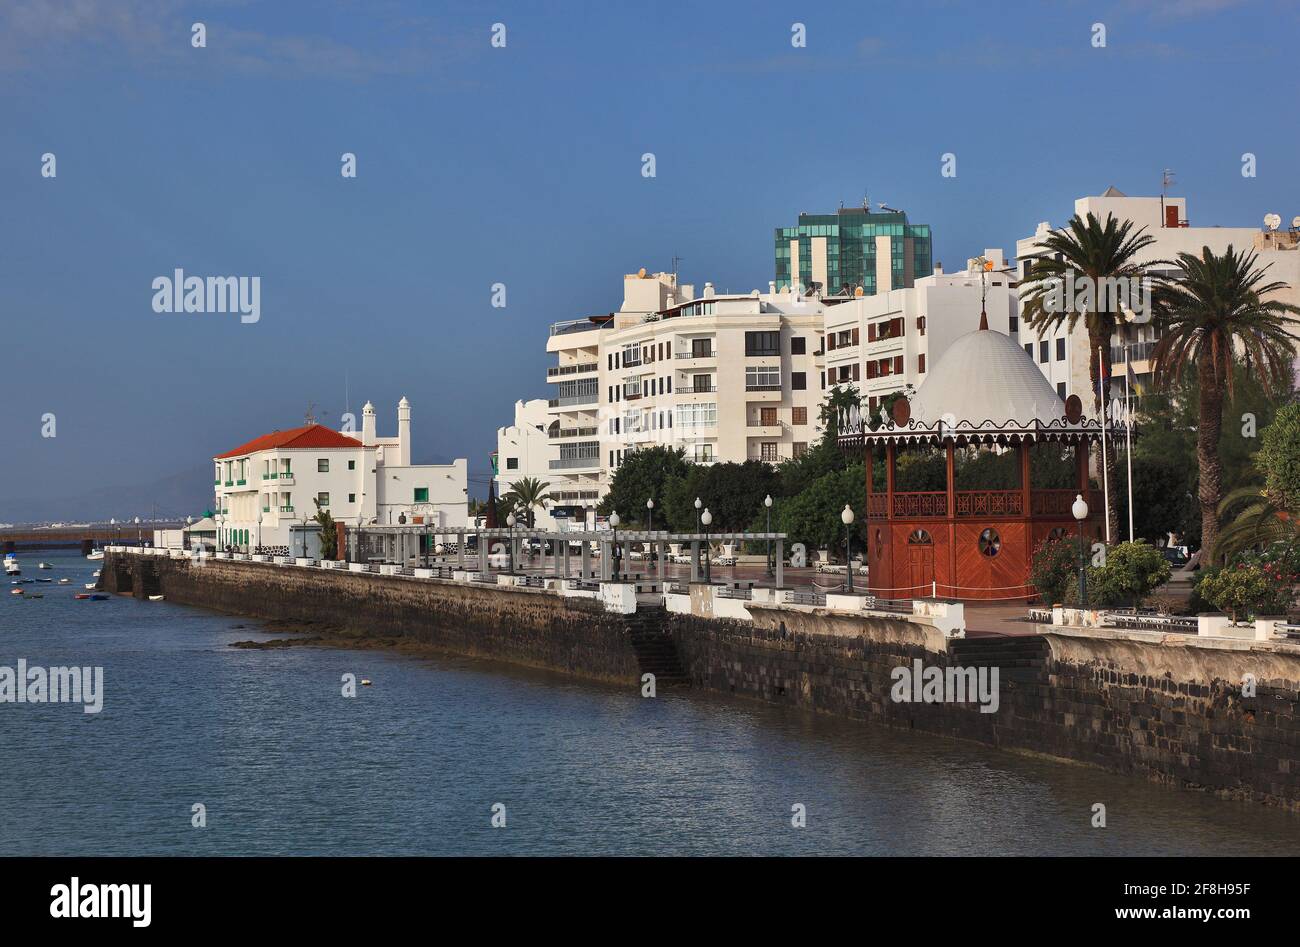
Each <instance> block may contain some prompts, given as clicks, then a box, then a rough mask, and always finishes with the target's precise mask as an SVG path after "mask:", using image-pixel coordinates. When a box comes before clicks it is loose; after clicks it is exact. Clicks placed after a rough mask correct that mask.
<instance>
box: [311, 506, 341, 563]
mask: <svg viewBox="0 0 1300 947" xmlns="http://www.w3.org/2000/svg"><path fill="white" fill-rule="evenodd" d="M312 502H313V503H315V504H316V515H315V516H313V517H312V519H313V520H315V521H316V522H317V523H319V524H320V557H321V558H322V559H337V558H338V549H339V533H338V530H337V529H336V528H335V527H334V517H333V516H331V515H330V511H329V508H328V507H324V506H321V504H320V497H316V498H314V499H313V500H312Z"/></svg>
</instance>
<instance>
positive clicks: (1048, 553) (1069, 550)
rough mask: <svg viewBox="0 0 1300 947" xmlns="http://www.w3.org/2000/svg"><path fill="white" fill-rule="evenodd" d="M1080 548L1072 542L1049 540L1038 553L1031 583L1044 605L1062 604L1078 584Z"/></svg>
mask: <svg viewBox="0 0 1300 947" xmlns="http://www.w3.org/2000/svg"><path fill="white" fill-rule="evenodd" d="M1078 567H1079V547H1078V544H1077V543H1072V542H1070V540H1068V539H1046V540H1044V541H1043V542H1042V543H1041V544H1040V545H1039V547H1038V548H1037V549H1035V550H1034V557H1033V559H1032V560H1031V561H1030V566H1029V581H1030V582H1032V583H1033V584H1034V588H1035V589H1037V590H1038V600H1039V601H1040V602H1042V603H1043V604H1044V605H1059V604H1061V603H1062V602H1064V601H1065V594H1066V592H1067V591H1068V590H1069V588H1070V586H1071V583H1075V584H1077V583H1078V572H1077V570H1078Z"/></svg>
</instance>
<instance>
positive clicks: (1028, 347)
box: [1025, 342, 1034, 358]
mask: <svg viewBox="0 0 1300 947" xmlns="http://www.w3.org/2000/svg"><path fill="white" fill-rule="evenodd" d="M1025 354H1026V355H1028V356H1029V357H1030V358H1033V357H1034V343H1033V342H1026V343H1025Z"/></svg>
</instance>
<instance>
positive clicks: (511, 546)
mask: <svg viewBox="0 0 1300 947" xmlns="http://www.w3.org/2000/svg"><path fill="white" fill-rule="evenodd" d="M516 522H518V520H516V519H515V514H513V513H507V514H506V528H507V529H509V530H510V533H509V535H508V536H507V537H506V540H507V541H506V551H507V554H508V557H509V558H507V559H506V565H507V567H508V569H507V572H508V574H509V575H514V573H515V523H516Z"/></svg>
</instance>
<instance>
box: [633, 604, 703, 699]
mask: <svg viewBox="0 0 1300 947" xmlns="http://www.w3.org/2000/svg"><path fill="white" fill-rule="evenodd" d="M627 632H628V640H629V641H630V642H631V643H632V650H633V651H634V652H635V653H636V659H637V663H638V664H639V665H640V667H641V673H642V674H653V675H654V676H655V687H656V688H660V687H685V686H688V685H689V684H690V678H688V677H687V676H686V670H685V669H684V668H683V667H682V662H681V658H679V657H678V655H677V645H676V644H675V643H674V641H673V636H672V634H671V633H670V632H669V631H668V610H667V609H666V608H664V607H663V606H662V605H644V604H640V603H638V604H637V608H636V613H635V614H632V615H629V616H628V617H627Z"/></svg>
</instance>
